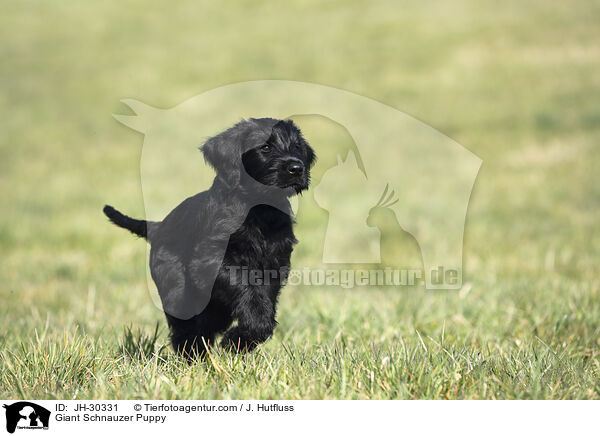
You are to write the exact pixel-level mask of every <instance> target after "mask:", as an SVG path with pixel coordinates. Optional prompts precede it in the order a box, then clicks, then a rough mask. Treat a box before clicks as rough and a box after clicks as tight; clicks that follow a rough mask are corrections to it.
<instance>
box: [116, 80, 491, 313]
mask: <svg viewBox="0 0 600 436" xmlns="http://www.w3.org/2000/svg"><path fill="white" fill-rule="evenodd" d="M123 103H125V104H126V105H127V106H129V107H130V108H131V109H132V110H133V111H134V112H135V115H115V118H116V119H117V120H118V121H120V122H121V123H123V124H124V125H126V126H128V127H130V128H132V129H134V130H136V131H138V132H141V133H143V134H144V135H145V136H144V146H143V148H142V155H141V162H140V175H141V183H142V192H143V196H144V205H145V209H146V217H147V219H149V220H161V219H162V218H164V216H165V215H166V214H167V213H168V212H169V211H170V210H172V209H173V207H175V206H176V205H177V204H178V203H179V202H180V201H181V199H183V198H186V197H189V196H192V195H194V194H196V193H197V192H199V191H202V190H204V189H206V188H207V187H209V186H210V185H211V183H212V180H213V178H214V173H213V172H212V171H210V170H208V169H206V167H205V163H204V162H203V160H202V157H201V155H200V153H197V148H198V146H199V145H201V144H203V143H204V142H205V141H206V139H207V138H209V137H212V136H214V135H215V134H216V133H218V132H222V131H223V130H224V129H225V128H226V127H228V126H231V125H234V124H235V123H237V122H238V121H239V120H240V118H246V119H248V118H260V117H273V118H279V119H287V118H290V117H296V116H302V115H315V114H316V115H319V116H321V117H324V118H326V119H329V120H331V121H333V122H335V123H337V124H339V125H341V126H343V127H344V128H345V129H347V131H348V133H349V135H350V137H351V139H352V141H353V142H354V144H355V147H354V148H351V149H350V150H349V151H347V152H345V153H343V154H342V155H341V156H340V159H338V161H337V163H336V164H335V165H333V166H329V167H328V168H326V169H325V171H322V177H321V179H320V180H315V183H314V184H313V190H312V191H308V195H305V196H304V198H303V199H302V200H300V207H299V211H298V218H299V221H300V218H301V214H302V207H303V204H304V203H303V202H306V201H309V200H310V201H312V202H314V203H316V205H317V206H318V207H320V208H322V209H325V210H326V211H327V213H328V216H327V217H326V218H325V223H324V227H325V229H324V231H323V232H322V234H323V235H324V237H323V240H322V241H321V242H322V243H321V244H320V245H321V247H322V252H319V253H318V255H319V258H320V259H319V261H320V262H322V264H331V263H333V264H382V262H384V261H385V263H387V264H391V263H394V262H395V260H394V256H396V255H397V253H395V252H394V251H393V250H387V249H386V248H385V247H384V246H392V245H393V244H392V242H394V241H395V239H396V238H404V239H405V240H406V241H408V242H407V243H408V244H409V245H410V246H411V247H415V249H416V250H418V252H419V259H422V261H421V260H420V262H422V266H423V270H424V277H425V287H426V288H427V289H459V288H460V287H461V286H462V255H463V233H464V226H465V220H466V213H467V206H468V203H469V199H470V195H471V191H472V188H473V186H474V183H475V179H476V177H477V173H478V171H479V168H480V166H481V159H479V158H478V157H477V156H475V155H474V154H473V153H471V152H470V151H469V150H467V149H465V148H464V147H462V146H461V145H460V144H458V143H456V142H455V141H453V140H452V139H450V138H448V137H447V136H445V135H443V134H442V133H440V132H438V131H437V130H435V129H433V128H432V127H430V126H428V125H426V124H424V123H422V122H420V121H418V120H416V119H414V118H412V117H410V116H409V115H407V114H405V113H403V112H401V111H399V110H396V109H394V108H391V107H389V106H386V105H384V104H382V103H379V102H377V101H374V100H371V99H368V98H366V97H362V96H359V95H356V94H352V93H350V92H347V91H343V90H339V89H335V88H329V87H326V86H321V85H316V84H310V83H302V82H291V81H268V80H267V81H254V82H244V83H237V84H233V85H228V86H224V87H221V88H217V89H213V90H211V91H208V92H205V93H203V94H200V95H197V96H195V97H193V98H191V99H189V100H187V101H185V102H183V103H181V104H180V105H178V106H175V107H173V108H171V109H168V110H163V109H157V108H155V107H152V106H149V105H146V104H144V103H141V102H139V101H136V100H123ZM300 128H301V129H302V130H303V131H304V128H303V126H302V125H301V124H300ZM307 139H308V141H309V142H310V144H311V145H312V146H313V148H314V149H315V151H316V155H317V156H319V159H318V160H317V164H316V167H315V170H317V171H315V172H319V168H318V167H319V165H320V162H324V161H327V162H331V160H327V159H321V157H322V156H324V155H326V154H327V151H328V150H329V149H330V147H331V144H328V143H327V142H326V141H324V142H321V141H319V140H315V138H311V137H309V136H308V137H307ZM194 159H195V161H194ZM321 169H322V168H321ZM313 196H314V198H313ZM306 197H309V199H307V198H306ZM382 197H383V198H382ZM312 225H313V226H314V225H316V224H315V223H313V224H312ZM319 225H320V224H319ZM299 231H300V230H299ZM388 242H389V243H388ZM225 245H226V241H225ZM396 245H398V244H396ZM316 246H317V244H315V243H314V241H311V247H316ZM222 249H223V250H222V251H223V252H224V251H225V246H224V247H222ZM386 250H387V251H386ZM311 252H312V253H313V256H314V257H316V256H317V251H316V250H312V251H311ZM298 267H302V265H298V264H297V263H296V264H295V265H294V268H298ZM440 270H442V271H445V272H448V271H449V272H451V273H452V274H451V276H452V280H445V279H444V273H443V272H442V277H441V279H440V275H439V272H440ZM205 277H206V286H207V287H209V288H211V289H212V285H213V284H214V280H215V279H216V271H214V274H212V275H211V274H208V275H205ZM148 283H149V287H150V288H151V289H154V285H153V284H152V280H151V278H150V275H149V274H148ZM153 298H155V302H156V303H157V305H158V306H159V307H160V301H159V300H158V298H157V295H156V294H154V295H153ZM207 301H208V300H207Z"/></svg>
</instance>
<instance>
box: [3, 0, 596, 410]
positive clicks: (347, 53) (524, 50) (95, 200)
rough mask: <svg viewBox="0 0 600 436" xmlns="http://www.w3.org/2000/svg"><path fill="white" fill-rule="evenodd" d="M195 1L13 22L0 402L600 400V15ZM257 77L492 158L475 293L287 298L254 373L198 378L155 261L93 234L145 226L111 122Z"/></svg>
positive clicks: (553, 9) (129, 158) (523, 8)
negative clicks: (347, 101)
mask: <svg viewBox="0 0 600 436" xmlns="http://www.w3.org/2000/svg"><path fill="white" fill-rule="evenodd" d="M202 3H203V4H202V5H200V4H199V2H193V1H189V2H178V3H177V4H171V5H170V6H168V7H159V6H158V5H157V4H154V3H152V4H151V3H148V2H143V1H141V0H136V1H131V0H126V1H118V2H117V1H106V2H99V1H96V2H77V1H74V0H65V1H61V2H57V1H53V2H51V1H28V2H23V1H16V0H8V1H5V2H4V3H3V6H2V10H3V11H2V14H1V15H0V41H1V45H0V54H1V57H2V62H0V119H1V120H2V121H1V131H2V133H1V134H0V193H1V196H0V205H1V209H0V253H1V254H0V256H1V261H0V301H2V304H1V305H0V356H1V357H0V398H48V399H53V398H61V399H71V398H123V399H126V398H127V399H128V398H131V399H133V398H164V399H180V398H194V399H207V398H210V399H214V398H235V399H239V398H244V399H245V398H265V399H266V398H272V399H276V398H286V399H303V398H314V399H319V398H328V399H366V398H375V399H388V398H393V399H396V398H400V399H411V398H415V399H444V398H448V399H515V398H520V399H534V398H536V399H566V398H569V399H575V398H578V399H599V398H600V381H599V380H600V350H599V347H600V276H599V275H598V263H599V259H600V233H599V225H598V223H599V222H600V183H599V174H600V147H599V142H600V106H599V105H598V102H599V101H600V74H598V71H600V27H599V26H598V23H597V21H598V20H597V17H598V15H599V13H600V3H599V2H597V1H583V0H576V1H574V2H569V3H565V4H553V5H550V4H549V3H548V2H544V1H541V0H540V1H532V2H527V4H525V3H523V2H517V1H513V0H510V1H508V2H502V3H498V2H491V1H483V2H482V1H475V0H464V1H458V2H452V3H448V5H446V6H443V5H431V6H427V5H425V4H424V3H423V2H416V1H414V2H412V1H411V2H408V3H406V4H402V5H398V4H397V2H394V1H391V0H390V1H376V2H369V3H366V2H364V3H363V2H359V1H356V2H354V3H348V2H342V1H325V2H316V1H314V2H308V3H307V2H300V1H298V2H288V3H286V7H285V8H284V7H282V6H277V7H276V6H275V5H274V4H272V3H268V2H262V1H252V2H251V1H244V2H239V3H236V6H235V7H233V6H229V7H224V6H222V5H220V4H218V3H216V2H212V3H210V2H202ZM450 4H451V6H450ZM256 79H288V80H298V81H306V82H315V83H321V84H324V85H328V86H333V87H337V88H342V89H347V90H349V91H352V92H354V93H357V94H361V95H365V96H368V97H370V98H373V99H375V100H378V101H381V102H383V103H386V104H388V105H390V106H393V107H395V108H397V109H399V110H401V111H404V112H406V113H408V114H410V115H412V116H414V117H416V118H418V119H420V120H423V121H424V122H426V123H427V124H429V125H431V126H433V127H434V128H436V129H438V130H439V131H441V132H443V133H445V134H446V135H448V136H450V137H452V138H453V139H454V140H456V141H457V142H458V143H460V144H462V145H464V146H465V147H467V148H468V149H470V150H471V151H473V152H474V153H476V154H477V155H478V156H479V157H481V159H482V160H483V166H482V168H481V171H480V173H479V177H478V179H477V183H476V185H475V188H474V191H473V195H472V199H471V203H470V206H469V213H468V216H467V225H466V228H465V244H464V265H465V281H466V282H467V285H466V286H465V287H464V288H463V289H462V290H461V291H460V292H458V291H457V292H432V291H424V290H420V289H375V290H373V289H348V290H343V289H337V288H332V287H328V288H317V287H308V286H307V287H293V288H287V289H284V291H283V294H282V296H281V299H280V309H279V315H278V321H279V326H278V328H277V330H276V333H275V335H274V337H273V338H272V339H271V340H270V341H269V342H268V343H267V344H265V345H264V346H263V347H261V348H260V349H259V350H258V351H257V352H255V353H253V354H250V355H245V356H238V355H233V354H228V353H224V352H221V351H220V350H218V349H214V351H213V353H212V355H211V358H210V359H209V360H208V361H206V362H198V363H197V364H195V365H192V366H188V365H187V364H186V363H185V362H183V361H182V360H181V359H180V358H178V357H177V356H175V355H174V354H173V353H172V352H171V350H170V349H169V347H168V336H167V331H166V325H165V322H164V320H163V314H162V312H161V311H160V310H158V309H157V308H156V307H155V306H154V305H153V304H152V301H151V298H150V294H149V292H148V289H147V286H146V269H145V256H146V247H145V245H144V243H143V242H141V241H138V240H135V239H134V238H131V237H128V236H127V235H126V234H125V233H124V232H123V231H119V230H118V229H116V228H114V227H112V226H110V225H109V224H107V222H106V219H105V217H104V216H103V215H102V214H101V208H102V205H103V204H104V203H106V202H110V203H112V204H115V205H118V206H120V207H122V208H123V209H124V210H126V211H127V212H129V213H130V214H132V215H137V216H140V215H142V214H143V212H144V205H143V201H142V192H141V186H140V175H139V168H140V166H139V162H140V150H141V147H142V137H141V136H140V135H139V134H137V133H135V132H133V131H132V130H129V129H127V128H126V127H124V126H122V125H120V124H119V123H117V122H116V121H115V120H114V119H113V118H112V117H111V114H113V113H124V112H126V109H124V108H123V106H122V105H121V104H120V103H119V101H120V100H121V99H123V98H138V99H140V100H143V101H145V102H147V103H149V104H152V105H154V106H157V107H162V108H168V107H172V106H174V105H177V104H179V103H180V102H182V101H183V100H185V99H187V98H189V97H192V96H194V95H196V94H198V93H200V92H202V91H206V90H209V89H212V88H215V87H218V86H222V85H226V84H229V83H234V82H239V81H246V80H256ZM334 136H335V135H334ZM334 142H335V141H334ZM313 213H314V214H319V213H321V214H322V211H320V212H319V211H318V210H316V209H314V210H313ZM315 216H316V215H315ZM319 216H321V215H319ZM308 218H309V219H308V221H310V216H309V217H308ZM315 219H316V218H315ZM300 224H301V225H300V226H299V228H298V232H297V233H298V235H299V238H300V239H301V240H302V241H303V242H302V243H301V244H300V246H299V247H298V250H297V253H296V257H295V260H296V261H297V262H302V261H304V260H305V258H307V257H309V256H310V249H309V248H310V246H307V245H303V244H306V243H307V242H306V240H307V237H306V234H307V233H306V232H304V233H303V228H304V227H305V228H308V227H309V226H308V225H304V226H303V225H302V223H300ZM303 234H304V235H305V236H304V238H303ZM308 239H310V238H308ZM307 247H308V248H307ZM157 326H158V331H156V330H155V329H156V328H157ZM155 332H156V333H155Z"/></svg>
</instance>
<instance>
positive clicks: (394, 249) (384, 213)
mask: <svg viewBox="0 0 600 436" xmlns="http://www.w3.org/2000/svg"><path fill="white" fill-rule="evenodd" d="M399 201H400V199H399V198H398V197H396V195H395V191H394V190H390V189H389V184H386V185H385V189H384V190H383V193H382V194H381V197H380V198H379V201H378V202H377V204H375V206H373V207H372V208H371V210H370V211H369V216H368V217H367V225H368V226H370V227H376V228H378V229H379V232H380V233H381V240H380V250H381V264H382V265H383V266H386V267H393V268H396V269H418V270H422V268H423V261H422V257H421V248H420V247H419V243H418V242H417V239H416V238H415V236H413V235H411V234H410V233H408V232H407V231H405V230H404V229H403V228H402V226H400V224H399V223H398V218H397V217H396V212H394V210H393V209H392V206H394V205H395V204H397V203H398V202H399ZM400 207H402V205H401V204H400Z"/></svg>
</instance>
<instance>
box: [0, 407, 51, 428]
mask: <svg viewBox="0 0 600 436" xmlns="http://www.w3.org/2000/svg"><path fill="white" fill-rule="evenodd" d="M3 407H4V408H5V409H6V431H8V432H9V433H14V432H15V430H16V429H17V428H18V429H48V425H49V423H50V411H49V410H48V409H46V408H44V407H42V406H39V405H37V404H35V403H30V402H28V401H19V402H18V403H13V404H10V405H7V404H5V405H4V406H3Z"/></svg>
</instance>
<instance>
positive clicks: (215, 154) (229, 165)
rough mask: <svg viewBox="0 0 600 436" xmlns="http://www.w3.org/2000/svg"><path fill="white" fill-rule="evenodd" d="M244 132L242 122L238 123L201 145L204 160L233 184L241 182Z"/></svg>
mask: <svg viewBox="0 0 600 436" xmlns="http://www.w3.org/2000/svg"><path fill="white" fill-rule="evenodd" d="M244 132H245V129H244V128H243V126H242V123H238V124H236V125H235V126H233V127H231V128H229V129H227V130H225V131H224V132H222V133H219V134H218V135H217V136H213V137H212V138H210V139H209V140H208V141H206V142H205V143H204V145H203V146H202V147H200V150H202V154H203V155H204V160H205V161H206V162H207V163H208V164H209V165H210V166H211V167H213V168H214V169H215V171H216V172H217V175H218V176H220V177H221V178H223V179H224V180H225V181H226V182H227V183H228V184H230V185H233V186H236V185H238V184H239V183H240V175H241V167H242V141H243V138H244Z"/></svg>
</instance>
